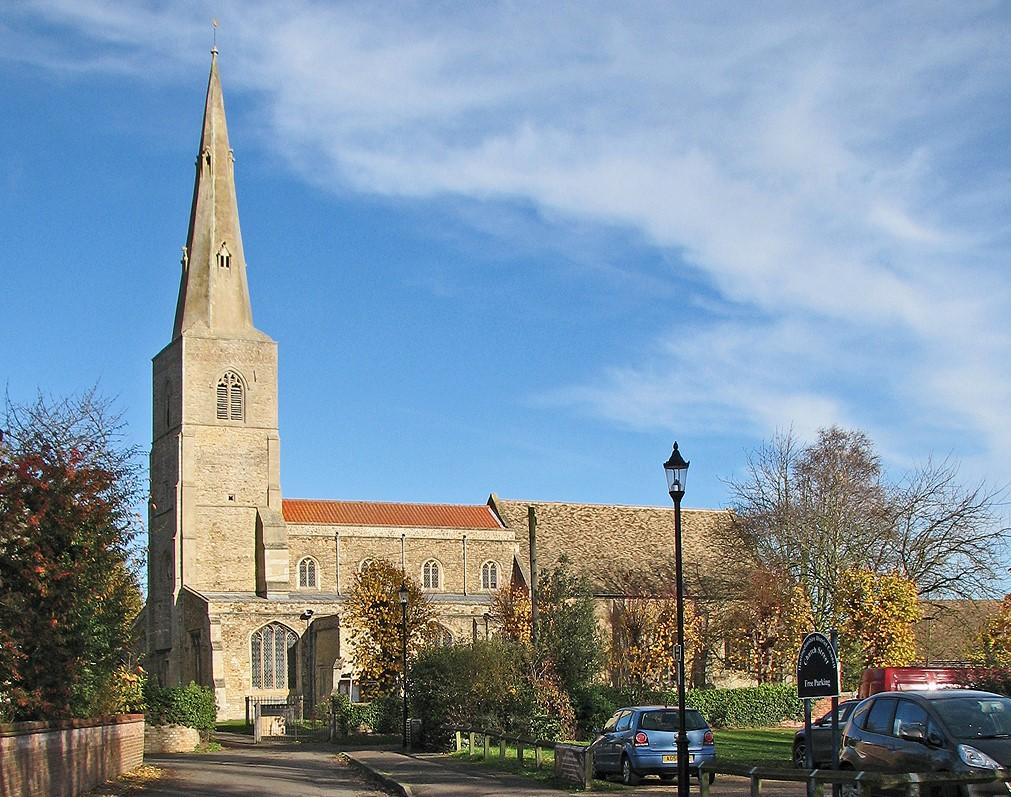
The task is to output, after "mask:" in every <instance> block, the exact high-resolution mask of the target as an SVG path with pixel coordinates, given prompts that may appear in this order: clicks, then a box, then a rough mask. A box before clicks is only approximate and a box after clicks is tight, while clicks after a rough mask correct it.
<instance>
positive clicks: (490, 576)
mask: <svg viewBox="0 0 1011 797" xmlns="http://www.w3.org/2000/svg"><path fill="white" fill-rule="evenodd" d="M481 589H498V564H496V563H495V562H485V563H484V564H483V565H481Z"/></svg>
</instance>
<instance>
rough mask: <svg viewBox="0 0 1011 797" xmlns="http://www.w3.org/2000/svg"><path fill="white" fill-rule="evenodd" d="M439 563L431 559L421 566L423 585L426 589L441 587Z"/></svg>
mask: <svg viewBox="0 0 1011 797" xmlns="http://www.w3.org/2000/svg"><path fill="white" fill-rule="evenodd" d="M440 575H441V572H440V569H439V563H438V562H437V561H435V560H434V559H429V560H428V561H427V562H425V564H424V566H423V567H422V568H421V586H422V587H424V588H425V589H439V587H440V586H441V585H442V579H441V578H440Z"/></svg>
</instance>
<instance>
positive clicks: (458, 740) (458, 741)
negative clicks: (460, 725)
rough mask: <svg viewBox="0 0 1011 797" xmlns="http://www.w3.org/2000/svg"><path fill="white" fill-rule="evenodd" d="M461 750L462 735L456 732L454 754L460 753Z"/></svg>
mask: <svg viewBox="0 0 1011 797" xmlns="http://www.w3.org/2000/svg"><path fill="white" fill-rule="evenodd" d="M462 749H463V734H462V733H460V731H457V732H456V752H458V753H459V752H460V751H461V750H462Z"/></svg>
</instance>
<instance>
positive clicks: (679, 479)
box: [663, 443, 689, 498]
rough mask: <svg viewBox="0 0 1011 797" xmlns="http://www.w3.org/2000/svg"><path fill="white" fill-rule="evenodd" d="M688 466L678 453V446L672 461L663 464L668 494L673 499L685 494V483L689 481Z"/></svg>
mask: <svg viewBox="0 0 1011 797" xmlns="http://www.w3.org/2000/svg"><path fill="white" fill-rule="evenodd" d="M688 465H689V463H688V462H686V461H685V458H684V457H682V456H681V452H680V451H678V444H677V443H675V444H674V450H673V451H672V452H671V455H670V459H668V460H667V461H666V462H665V463H663V469H664V472H665V473H666V474H667V492H668V493H670V495H671V498H674V497H679V496H682V495H684V494H685V481H687V479H688Z"/></svg>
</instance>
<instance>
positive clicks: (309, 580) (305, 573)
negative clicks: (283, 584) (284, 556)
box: [298, 556, 319, 589]
mask: <svg viewBox="0 0 1011 797" xmlns="http://www.w3.org/2000/svg"><path fill="white" fill-rule="evenodd" d="M318 569H319V568H317V566H316V560H315V559H313V558H312V557H311V556H307V557H305V559H303V560H302V561H301V562H299V563H298V586H299V587H301V588H303V589H316V588H317V587H319V579H318V576H317V571H318Z"/></svg>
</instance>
